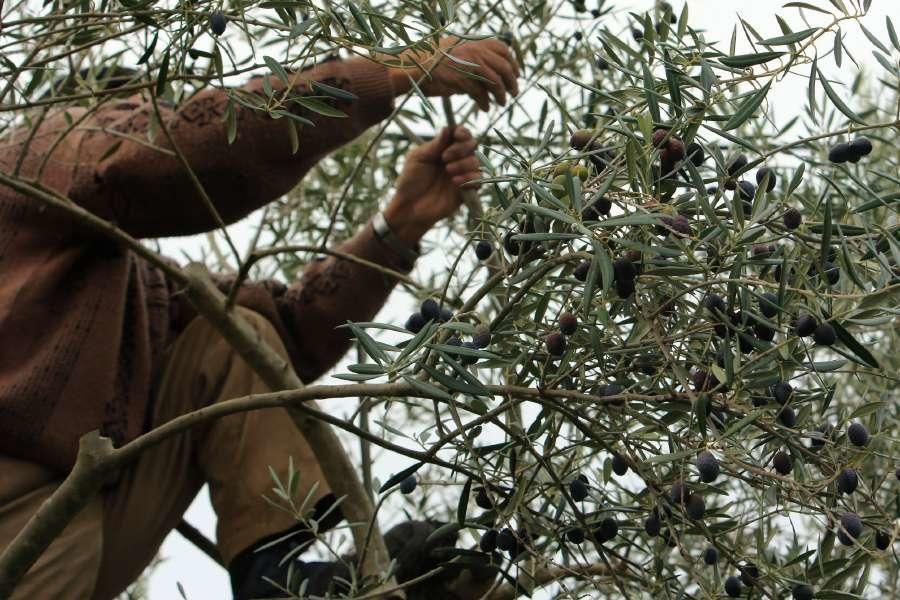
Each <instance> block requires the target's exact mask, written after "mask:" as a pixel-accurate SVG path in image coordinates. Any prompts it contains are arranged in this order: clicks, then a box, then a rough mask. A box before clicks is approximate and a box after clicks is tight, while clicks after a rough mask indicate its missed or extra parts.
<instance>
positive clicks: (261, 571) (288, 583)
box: [228, 495, 350, 600]
mask: <svg viewBox="0 0 900 600" xmlns="http://www.w3.org/2000/svg"><path fill="white" fill-rule="evenodd" d="M334 501H335V498H334V496H333V495H329V496H326V497H324V498H322V499H321V500H320V501H319V502H318V503H317V504H316V507H315V512H314V515H313V518H315V519H317V520H319V530H320V531H327V530H328V529H331V528H332V527H334V526H335V525H337V524H338V523H339V522H340V521H341V520H342V518H343V516H342V515H341V512H340V510H339V509H337V510H333V511H332V512H331V513H330V514H329V515H328V516H327V517H325V518H324V519H321V518H320V517H321V515H324V514H325V512H326V511H327V510H328V509H329V508H330V507H331V505H332V504H333V503H334ZM314 540H315V536H313V534H312V533H311V532H310V531H309V529H308V528H307V527H306V526H305V525H303V524H298V525H297V526H296V527H294V528H292V529H290V530H288V531H284V532H281V533H277V534H275V535H271V536H268V537H266V538H263V539H261V540H259V541H258V542H256V543H255V544H253V545H252V546H250V547H249V548H247V549H245V550H243V551H242V552H241V553H240V554H238V555H237V556H235V557H234V560H232V561H231V564H230V565H228V573H229V575H230V576H231V590H232V593H233V594H234V600H255V599H257V598H273V597H274V598H278V597H284V596H285V590H290V591H292V592H294V593H296V592H297V591H298V590H299V589H300V588H301V586H302V584H303V582H304V581H306V582H307V583H306V586H307V587H306V590H305V593H304V595H306V596H308V595H314V596H324V595H326V593H329V592H331V593H338V592H339V591H341V590H342V589H344V588H346V586H345V585H344V584H343V581H347V580H349V579H350V571H349V569H348V568H347V566H346V565H345V564H343V563H338V562H304V561H301V560H299V559H298V557H299V556H300V555H301V554H302V553H303V552H304V551H305V550H306V548H307V547H308V546H309V545H310V544H311V543H312V542H313V541H314ZM288 555H290V556H289V558H287V559H285V557H288ZM344 591H346V589H344Z"/></svg>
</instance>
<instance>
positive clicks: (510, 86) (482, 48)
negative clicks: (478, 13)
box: [392, 36, 519, 111]
mask: <svg viewBox="0 0 900 600" xmlns="http://www.w3.org/2000/svg"><path fill="white" fill-rule="evenodd" d="M445 54H449V55H450V56H452V57H454V58H456V59H458V60H454V59H453V58H450V57H449V56H445ZM400 58H401V60H402V62H403V67H401V68H398V69H395V70H394V71H392V76H393V80H394V88H395V89H397V90H399V91H401V92H406V91H408V90H409V89H410V87H411V85H410V81H409V80H410V77H411V78H412V79H413V80H415V81H419V79H420V78H421V77H422V75H423V69H425V70H428V69H431V71H430V75H429V76H426V77H425V79H424V80H423V81H422V82H421V83H419V87H420V88H421V90H422V91H423V92H424V93H425V94H426V95H428V96H450V95H452V94H468V95H469V96H471V97H472V99H473V100H475V102H476V104H478V107H479V108H480V109H481V110H484V111H486V110H488V108H490V98H489V95H493V96H494V99H495V100H496V101H497V103H498V104H500V106H505V105H506V97H507V94H512V95H513V96H515V95H517V94H518V93H519V84H518V81H517V78H518V77H519V65H518V64H517V63H516V59H515V57H514V56H513V54H512V51H511V50H510V49H509V46H507V45H506V44H504V43H503V42H501V41H500V40H497V39H485V40H469V41H463V40H460V39H459V38H457V37H453V36H450V37H445V38H442V39H441V41H440V43H439V50H437V51H435V52H434V53H433V54H431V55H428V54H425V53H422V52H416V51H412V50H409V51H407V52H404V53H403V54H401V55H400ZM460 61H464V62H460ZM434 65H437V66H434ZM433 66H434V68H432V67H433Z"/></svg>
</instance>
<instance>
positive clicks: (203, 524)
mask: <svg viewBox="0 0 900 600" xmlns="http://www.w3.org/2000/svg"><path fill="white" fill-rule="evenodd" d="M808 1H809V2H810V3H812V4H814V5H817V6H822V7H824V8H826V9H831V8H832V7H831V5H830V3H829V2H828V1H827V0H808ZM845 2H847V3H848V4H849V3H850V2H851V0H845ZM338 3H341V0H338ZM608 3H611V4H614V5H615V6H616V7H617V8H620V9H622V10H626V9H627V10H632V11H641V10H646V9H647V8H649V7H650V6H652V4H653V2H652V1H651V0H643V1H632V2H627V1H614V0H609V2H608ZM683 3H684V1H683V0H674V1H673V2H672V4H673V5H674V6H675V10H676V13H679V12H680V10H681V7H682V5H683ZM587 4H588V7H589V8H590V7H591V6H592V5H593V2H592V0H588V2H587ZM783 4H784V2H781V1H774V0H753V1H751V2H734V1H728V0H689V5H690V13H691V15H692V18H691V24H692V25H693V26H694V27H697V28H702V29H706V30H707V32H708V33H707V39H708V40H720V41H722V42H723V46H722V47H723V48H727V42H728V39H729V38H730V35H731V30H732V28H733V26H734V24H735V22H736V21H737V16H736V13H737V12H738V11H739V12H740V15H741V16H742V17H743V18H744V19H745V20H746V21H748V22H749V23H751V24H752V25H753V26H754V27H755V28H756V29H757V31H759V33H760V34H762V35H763V36H767V37H774V36H776V35H781V31H780V29H779V28H778V25H777V23H776V22H775V19H774V15H775V13H776V12H778V13H779V14H781V15H782V16H786V17H788V21H789V22H790V23H792V24H796V26H795V30H799V29H801V28H802V25H801V24H800V23H799V21H798V20H797V19H796V11H795V10H793V9H791V10H787V9H781V6H782V5H783ZM738 7H739V8H738ZM888 13H891V15H892V17H893V18H894V19H895V23H896V24H897V25H900V22H898V21H900V8H898V3H897V0H874V2H873V6H872V9H871V11H870V14H869V16H868V17H867V18H866V20H865V24H866V26H867V27H868V28H869V29H870V30H872V31H874V32H876V35H878V36H879V37H881V38H884V37H886V36H885V35H884V23H885V15H886V14H888ZM844 33H845V35H846V40H847V47H848V48H850V49H851V50H853V49H859V51H857V52H856V54H855V58H856V59H857V60H858V61H860V62H861V63H864V64H868V65H872V64H873V63H874V59H873V58H872V56H871V54H870V52H869V48H870V43H869V42H868V40H866V39H865V38H864V37H863V35H862V34H861V32H859V30H858V28H857V27H855V26H854V25H847V26H846V27H844ZM831 39H832V38H831V36H826V37H825V39H824V40H823V42H824V44H823V46H822V47H823V48H827V47H828V46H827V44H830V43H831ZM741 50H743V51H747V49H746V48H743V49H740V48H739V51H741ZM895 60H896V59H895ZM824 66H825V67H826V72H830V73H832V74H834V75H835V76H838V77H839V76H840V75H846V77H852V75H853V74H854V68H853V66H852V63H849V61H847V62H845V64H844V72H843V73H837V72H836V69H835V68H834V67H833V61H830V60H828V61H826V65H824ZM872 68H873V69H880V67H877V66H873V67H872ZM526 75H527V74H526ZM819 96H820V97H821V94H820V95H819ZM769 99H770V100H769V102H770V111H772V112H774V115H775V117H776V121H777V122H782V123H783V122H784V121H786V120H787V119H788V118H790V117H791V116H793V115H795V114H796V113H797V112H798V111H799V110H801V109H802V106H803V104H804V103H805V82H804V81H802V80H791V79H788V80H785V81H782V82H780V83H779V84H778V85H777V86H776V87H775V88H773V90H772V92H771V93H770V94H769ZM247 229H248V228H247V227H246V226H241V225H237V226H235V227H234V228H233V232H234V235H235V237H236V238H237V240H238V243H239V244H240V243H241V241H246V233H247ZM201 241H202V240H196V239H187V240H185V239H181V240H165V241H163V250H164V251H165V252H166V253H168V254H170V255H172V256H179V254H180V251H181V250H187V251H189V252H195V251H196V249H197V248H198V247H199V245H200V244H201ZM443 266H444V265H443V262H442V261H441V260H440V258H439V257H438V258H433V259H431V260H428V261H425V263H424V264H423V265H420V266H419V267H418V269H419V273H422V272H425V271H427V270H429V269H434V268H443ZM409 307H410V303H409V299H408V298H404V297H402V296H400V295H399V294H395V295H394V296H393V297H392V299H391V301H389V303H388V305H387V306H386V307H385V308H384V310H383V312H382V315H380V316H379V318H378V320H381V321H391V320H393V321H395V322H396V321H402V319H403V318H405V317H404V315H405V314H406V313H407V312H408V311H409ZM333 381H336V380H333ZM398 464H399V465H404V466H405V463H403V462H402V461H400V462H397V461H394V460H390V459H389V458H388V457H385V458H383V459H382V460H380V461H379V463H378V464H377V465H376V468H377V471H378V474H379V475H380V476H381V477H382V479H384V477H385V476H387V475H389V474H390V473H392V472H394V471H396V470H397V465H398ZM186 517H187V519H188V521H190V522H191V523H192V524H194V525H195V526H196V527H198V528H199V529H201V530H202V531H204V532H205V533H206V534H207V535H208V536H210V537H213V536H214V534H215V515H214V514H213V512H212V510H211V508H210V504H209V497H208V495H207V494H206V490H205V488H204V490H203V491H202V492H201V493H200V495H199V496H198V497H197V499H196V501H195V502H194V503H193V505H192V506H191V507H190V509H189V510H188V512H187V515H186ZM392 521H393V520H392ZM161 554H162V558H163V559H164V562H163V563H162V564H161V565H159V566H158V567H157V568H156V570H155V571H154V573H153V575H152V577H151V579H150V592H149V598H150V599H151V600H169V599H172V598H178V597H179V595H178V592H177V590H176V582H180V583H181V584H182V586H183V587H184V589H185V591H186V593H187V595H188V598H190V599H191V600H200V599H207V598H209V599H217V600H219V599H222V598H229V597H230V586H229V582H228V576H227V573H226V572H225V571H224V570H223V569H221V568H220V567H218V566H217V565H216V564H214V563H213V562H212V561H210V560H209V559H207V558H206V557H205V556H204V555H202V554H201V553H200V552H199V551H197V550H196V549H194V548H193V546H191V545H190V544H188V543H187V542H185V541H184V540H183V539H182V538H181V537H180V536H179V535H178V534H177V533H172V534H171V535H170V536H169V537H168V539H167V540H166V542H165V543H164V544H163V547H162V551H161Z"/></svg>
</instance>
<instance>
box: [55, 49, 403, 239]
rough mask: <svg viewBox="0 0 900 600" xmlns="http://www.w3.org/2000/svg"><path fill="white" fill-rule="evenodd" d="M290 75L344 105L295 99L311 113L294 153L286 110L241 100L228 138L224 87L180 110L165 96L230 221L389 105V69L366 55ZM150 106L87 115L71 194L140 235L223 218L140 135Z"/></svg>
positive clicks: (173, 123)
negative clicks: (328, 90) (317, 106)
mask: <svg viewBox="0 0 900 600" xmlns="http://www.w3.org/2000/svg"><path fill="white" fill-rule="evenodd" d="M291 81H292V86H291V89H290V91H289V92H288V93H289V95H288V98H293V97H296V96H298V95H302V96H317V97H318V98H317V99H318V100H324V101H325V102H326V103H327V104H329V105H330V106H331V107H332V108H334V109H337V110H338V111H341V112H343V113H345V114H346V115H347V116H346V117H335V116H323V115H321V114H319V113H317V112H313V111H311V110H309V109H307V108H304V107H303V106H302V105H301V104H299V103H298V102H296V101H291V100H288V102H287V103H286V106H285V108H286V109H288V110H290V112H291V113H293V114H296V115H298V116H300V117H302V118H303V119H306V120H308V121H310V122H311V123H312V124H311V125H310V124H302V125H300V127H299V132H298V133H299V135H298V138H299V149H298V151H297V152H296V153H292V148H291V140H290V136H289V131H288V129H287V127H288V120H289V117H286V116H285V117H282V118H281V119H274V118H272V117H270V116H269V115H268V114H266V113H265V112H262V111H257V110H253V109H250V108H246V107H244V106H242V105H241V104H239V103H236V102H235V103H234V104H233V107H234V111H235V116H236V120H237V136H236V138H235V139H234V140H233V142H232V143H229V142H228V139H227V131H226V126H225V122H224V117H225V114H226V106H227V105H228V102H229V94H228V92H227V91H225V90H219V89H215V90H213V89H211V90H206V91H203V92H201V93H199V94H197V95H196V96H194V97H193V98H191V99H190V100H188V101H187V102H185V103H184V104H182V105H181V106H180V107H178V108H177V109H176V110H172V109H171V108H164V107H162V106H160V111H161V113H162V117H163V119H162V121H163V122H164V123H165V125H166V128H167V129H168V131H169V133H170V134H171V141H172V142H174V144H175V146H176V147H177V148H178V149H179V150H180V151H181V153H182V154H183V155H184V157H185V159H186V161H187V163H188V164H189V165H190V166H191V169H192V170H193V172H194V173H195V174H196V176H197V179H198V181H199V182H200V184H201V185H202V187H203V189H204V190H205V191H206V194H207V195H208V196H209V198H210V200H211V201H212V203H213V205H214V206H215V208H216V210H217V211H218V212H219V214H220V215H221V217H222V219H223V220H224V221H225V222H226V223H231V222H234V221H236V220H238V219H240V218H241V217H243V216H245V215H247V214H248V213H250V212H252V211H253V210H255V209H257V208H259V207H261V206H263V205H265V204H267V203H268V202H271V201H272V200H274V199H276V198H278V197H279V196H280V195H282V194H284V193H285V192H287V191H289V190H290V189H291V188H292V187H293V186H294V185H296V183H297V182H298V181H299V179H300V178H301V177H303V175H304V174H305V173H306V172H307V171H308V170H309V169H310V167H312V166H313V165H314V164H315V163H316V162H318V161H319V160H320V159H321V158H322V157H323V156H325V155H326V154H328V153H329V152H331V151H333V150H335V149H336V148H338V147H339V146H341V145H343V144H345V143H347V142H348V141H350V140H352V139H354V138H355V137H356V136H358V135H359V134H360V133H362V132H363V131H364V130H365V129H366V128H368V127H370V126H371V125H373V124H375V123H377V122H378V121H380V120H382V119H383V118H385V117H386V116H387V115H388V114H389V113H390V111H391V105H392V99H393V97H394V89H393V87H392V84H391V79H390V78H389V77H388V70H387V68H386V67H383V66H381V65H379V64H377V63H374V62H371V61H368V60H366V59H362V58H354V59H349V60H345V61H340V60H333V61H328V62H325V63H323V64H321V65H318V66H316V67H314V68H312V69H310V70H307V71H303V72H300V73H297V74H294V75H292V76H291ZM269 82H270V83H271V85H272V87H273V88H275V89H276V95H278V91H279V87H280V88H281V89H282V90H283V89H284V85H283V83H281V82H280V80H278V79H276V78H274V77H270V78H269ZM314 82H321V83H324V84H326V85H329V86H331V87H334V88H340V89H342V90H344V91H347V92H350V93H351V94H353V95H355V96H356V98H355V99H334V98H328V97H327V96H325V95H324V94H323V93H322V92H321V91H317V90H316V88H315V87H314V85H313V83H314ZM262 89H263V79H262V78H257V79H254V80H252V81H251V82H250V83H249V84H247V85H246V86H244V87H243V88H242V90H241V91H242V92H246V93H250V94H253V95H255V96H256V97H257V98H259V99H260V100H264V99H265V95H264V94H263V92H262ZM152 116H153V106H152V105H151V104H150V103H140V104H137V103H134V102H120V103H117V104H115V105H113V106H111V107H109V108H107V109H104V110H101V111H99V112H98V113H97V114H96V116H94V117H93V118H91V119H89V120H88V122H87V123H85V125H84V127H83V129H84V130H85V131H84V133H83V134H82V135H81V137H80V140H79V141H78V151H77V155H78V158H79V166H80V168H79V169H78V172H77V173H76V176H75V178H74V181H73V183H72V189H71V191H70V196H71V197H72V199H73V200H75V201H76V202H78V203H79V204H82V205H83V206H85V207H87V208H88V209H90V210H91V211H93V212H95V213H96V214H98V215H101V216H103V217H106V218H108V219H110V220H113V221H115V222H116V223H117V224H118V225H119V226H120V227H122V228H124V229H125V230H126V231H128V232H129V233H132V234H133V235H136V236H140V237H157V236H167V235H182V234H190V233H197V232H200V231H205V230H209V229H212V228H214V227H215V226H216V223H215V221H214V219H213V217H212V215H211V214H210V211H209V210H208V208H207V206H206V205H205V204H204V202H203V201H202V197H201V196H200V193H199V191H198V189H197V185H196V183H195V182H194V181H193V180H192V178H191V176H190V173H189V172H188V170H187V169H185V167H184V165H183V164H182V162H181V161H180V160H179V158H178V157H177V156H174V155H172V153H164V152H161V151H160V150H159V149H158V148H156V147H153V146H151V145H149V144H146V143H142V142H141V141H138V140H145V139H146V137H147V136H146V132H147V128H148V127H149V126H150V122H151V118H152ZM107 132H112V133H107ZM117 134H119V135H117ZM121 134H124V135H126V136H129V137H122V135H121ZM155 144H156V145H157V146H159V147H161V148H163V149H168V150H171V148H172V144H171V143H170V141H169V139H167V136H166V135H165V134H164V133H163V132H162V131H158V132H157V134H156V137H155Z"/></svg>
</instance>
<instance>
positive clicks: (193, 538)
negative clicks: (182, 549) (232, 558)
mask: <svg viewBox="0 0 900 600" xmlns="http://www.w3.org/2000/svg"><path fill="white" fill-rule="evenodd" d="M175 531H177V532H178V533H180V534H181V537H183V538H184V539H186V540H187V541H189V542H190V543H192V544H193V545H194V546H196V547H197V549H198V550H200V552H202V553H203V554H205V555H206V556H208V557H209V558H210V559H211V560H212V561H213V562H216V563H218V564H219V565H221V566H223V567H227V566H228V565H226V564H225V561H224V560H222V555H221V554H219V549H218V548H217V547H216V544H215V542H213V541H212V540H211V539H209V538H208V537H206V536H205V535H203V532H202V531H200V530H199V529H197V528H196V527H194V526H193V525H191V524H190V523H188V522H187V521H185V520H184V519H182V520H181V522H180V523H178V525H176V526H175Z"/></svg>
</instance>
